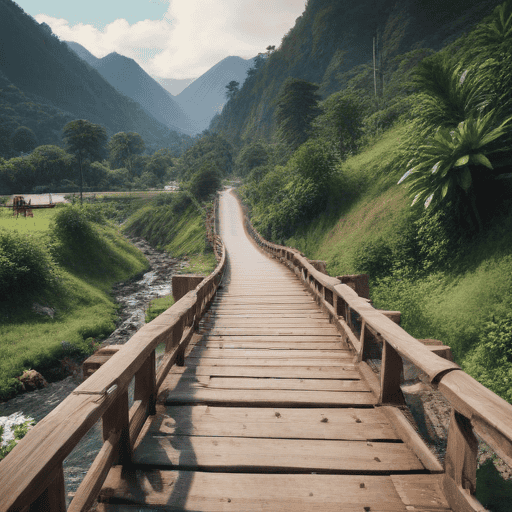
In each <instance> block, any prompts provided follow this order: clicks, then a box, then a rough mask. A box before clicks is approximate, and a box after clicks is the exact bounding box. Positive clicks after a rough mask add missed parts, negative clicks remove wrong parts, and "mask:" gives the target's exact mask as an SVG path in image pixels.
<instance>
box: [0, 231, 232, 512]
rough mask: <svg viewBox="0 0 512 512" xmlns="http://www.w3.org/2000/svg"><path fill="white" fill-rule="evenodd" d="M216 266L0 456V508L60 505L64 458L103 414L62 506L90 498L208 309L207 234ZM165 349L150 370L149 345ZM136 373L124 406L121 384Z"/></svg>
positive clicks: (216, 240) (213, 284)
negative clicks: (84, 469)
mask: <svg viewBox="0 0 512 512" xmlns="http://www.w3.org/2000/svg"><path fill="white" fill-rule="evenodd" d="M211 239H212V243H213V245H214V250H215V254H216V256H217V261H218V264H217V267H216V268H215V270H214V271H213V272H212V273H211V274H210V275H209V276H208V277H207V278H206V279H204V280H203V281H202V282H201V283H200V284H199V285H198V286H197V287H196V288H195V289H194V290H191V291H190V292H188V293H187V294H186V295H185V296H184V297H182V298H181V299H180V300H179V301H178V302H176V303H175V304H174V305H173V306H172V307H171V308H169V309H168V310H167V311H165V312H164V313H163V314H161V315H160V316H158V317H157V318H155V319H154V320H153V321H151V322H150V323H148V324H146V325H144V326H143V327H142V328H141V329H140V330H139V331H138V332H137V333H135V334H134V336H132V338H131V339H130V340H129V341H128V342H127V343H126V344H125V345H123V347H122V348H121V349H120V350H119V351H118V352H117V353H116V354H115V355H114V356H112V357H111V358H110V359H109V360H108V361H107V362H106V363H105V364H104V365H102V366H101V368H100V369H98V370H97V371H96V372H94V374H93V375H91V376H90V377H89V378H88V379H87V380H86V381H85V382H83V383H82V384H81V385H80V386H78V387H77V388H76V389H75V390H74V391H73V393H71V395H69V396H68V397H67V398H66V399H65V400H64V401H63V402H62V403H61V404H60V405H59V406H58V407H56V408H55V409H54V410H53V411H52V412H51V413H50V414H48V415H47V416H46V417H45V418H44V419H43V420H41V421H40V422H39V423H38V424H37V425H36V426H35V427H34V428H33V429H31V430H30V432H29V433H28V434H27V435H26V436H25V437H24V438H23V439H22V440H21V441H20V442H19V443H18V445H17V446H16V447H15V448H14V449H13V450H12V452H11V453H10V454H9V455H8V456H7V457H6V458H5V459H4V460H3V461H2V462H1V463H0V511H1V512H4V511H5V512H7V511H18V510H20V511H21V510H28V509H29V507H30V509H31V510H49V511H52V512H53V511H65V510H66V500H65V489H64V476H63V466H62V464H63V461H64V459H65V458H66V457H67V456H68V455H69V454H70V453H71V452H72V450H73V449H74V447H75V446H76V445H77V444H78V442H79V441H80V440H81V439H82V437H83V436H84V435H85V434H86V433H87V431H88V430H89V429H90V428H91V427H92V426H93V425H94V424H95V423H96V422H97V421H98V420H99V419H100V418H102V420H103V441H104V444H103V447H102V448H101V450H100V452H99V454H98V455H97V457H96V459H95V461H94V462H93V464H92V466H91V468H90V469H89V471H88V473H87V475H86V476H85V478H84V480H83V481H82V483H81V485H80V487H79V488H78V490H77V492H76V494H75V496H74V498H73V500H72V502H71V504H70V506H69V508H68V510H69V511H73V512H76V511H85V510H88V507H89V506H90V505H91V504H92V502H93V501H94V499H95V498H96V496H97V494H98V492H99V491H100V489H101V486H102V485H103V482H104V480H105V478H106V476H107V474H108V471H109V469H110V468H111V467H112V465H113V464H116V463H126V462H129V461H130V458H131V451H132V448H133V445H134V443H135V440H136V438H137V436H138V434H139V433H140V431H141V429H142V426H143V425H144V422H145V420H146V419H147V417H148V416H149V415H151V414H155V403H156V394H157V391H158V388H159V386H160V385H161V383H162V382H163V380H164V378H165V376H166V375H167V373H168V371H169V370H170V368H171V367H172V366H173V365H174V364H175V363H177V364H179V363H180V360H182V358H183V355H184V351H185V349H186V346H187V344H188V342H189V340H190V338H191V336H192V333H193V331H194V327H195V326H197V322H198V321H199V319H200V318H201V317H202V316H203V314H204V313H205V311H206V309H207V308H208V306H209V304H210V302H211V300H212V298H213V296H214V295H215V293H216V291H217V288H218V286H219V284H220V281H221V279H222V275H223V272H224V269H225V266H226V251H225V249H224V246H223V244H222V240H221V238H220V237H219V236H218V235H217V234H216V233H215V226H214V225H213V232H212V235H211ZM161 343H165V353H164V356H163V360H162V362H161V364H160V366H159V369H158V372H157V371H156V369H155V349H156V348H157V346H158V345H160V344H161ZM132 379H135V390H134V402H133V405H132V406H131V407H130V408H129V402H128V386H129V384H130V382H131V381H132Z"/></svg>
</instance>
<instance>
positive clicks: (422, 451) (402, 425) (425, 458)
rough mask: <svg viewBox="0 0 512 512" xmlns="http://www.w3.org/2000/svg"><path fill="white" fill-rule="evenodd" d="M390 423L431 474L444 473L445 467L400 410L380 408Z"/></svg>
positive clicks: (386, 407)
mask: <svg viewBox="0 0 512 512" xmlns="http://www.w3.org/2000/svg"><path fill="white" fill-rule="evenodd" d="M380 409H382V411H383V412H384V414H385V415H386V416H387V417H388V419H389V421H390V423H391V424H392V425H393V427H394V428H395V429H396V431H397V432H398V434H399V436H400V439H401V440H402V441H403V442H404V443H405V444H406V445H407V446H408V447H409V448H410V449H411V450H412V451H413V452H414V453H415V454H416V456H417V457H418V459H420V460H421V462H422V464H423V465H424V466H425V468H426V469H428V470H429V471H430V472H431V473H443V472H444V469H443V466H442V465H441V464H440V463H439V461H438V460H437V458H436V457H435V455H434V454H433V453H432V452H431V451H430V450H429V449H428V447H427V446H426V444H425V443H424V442H423V440H422V439H421V437H420V436H419V435H418V433H417V432H416V430H414V428H413V427H412V425H411V424H410V423H409V422H408V421H407V419H406V418H405V416H404V415H403V414H402V412H401V411H400V409H398V408H396V407H388V406H384V407H380Z"/></svg>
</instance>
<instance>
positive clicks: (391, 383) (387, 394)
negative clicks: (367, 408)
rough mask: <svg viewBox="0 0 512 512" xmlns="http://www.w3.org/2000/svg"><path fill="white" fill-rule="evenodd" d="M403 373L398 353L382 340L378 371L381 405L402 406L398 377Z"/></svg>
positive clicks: (402, 396)
mask: <svg viewBox="0 0 512 512" xmlns="http://www.w3.org/2000/svg"><path fill="white" fill-rule="evenodd" d="M402 371H403V363H402V358H401V357H400V355H399V354H398V352H397V351H396V350H395V349H394V348H393V347H392V346H391V345H390V344H389V343H388V342H387V341H385V340H384V342H383V347H382V366H381V369H380V397H379V403H381V404H394V405H404V404H405V399H404V395H403V393H402V389H401V388H400V376H401V374H402Z"/></svg>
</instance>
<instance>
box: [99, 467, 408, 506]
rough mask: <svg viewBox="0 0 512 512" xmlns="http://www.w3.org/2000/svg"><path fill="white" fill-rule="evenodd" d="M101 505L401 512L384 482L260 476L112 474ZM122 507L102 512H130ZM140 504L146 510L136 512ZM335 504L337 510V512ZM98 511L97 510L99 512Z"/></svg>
mask: <svg viewBox="0 0 512 512" xmlns="http://www.w3.org/2000/svg"><path fill="white" fill-rule="evenodd" d="M102 498H103V499H116V500H123V501H125V503H126V504H129V503H132V504H133V507H134V508H133V509H132V510H142V511H144V510H148V509H149V507H151V506H165V508H166V510H172V511H178V510H180V511H187V512H200V511H205V512H206V511H211V512H227V511H233V512H240V511H244V512H262V511H265V512H311V511H318V512H320V511H322V512H339V511H340V510H343V511H344V512H345V511H347V512H356V511H357V512H364V510H365V509H364V507H369V510H374V511H379V512H398V511H403V512H405V511H406V507H405V505H404V504H403V502H402V500H401V499H400V496H399V495H398V493H397V491H396V488H395V485H394V483H393V481H392V479H391V477H389V476H369V475H356V476H354V475H300V474H299V475H279V474H276V475H264V474H232V473H229V474H226V473H196V472H188V471H164V470H153V471H148V472H143V471H134V472H132V473H130V474H124V475H122V473H121V468H113V469H112V471H111V472H110V474H109V477H108V479H107V482H106V483H105V487H104V489H103V491H102ZM126 504H123V505H119V506H117V508H116V506H115V505H107V504H105V505H104V509H103V510H104V511H105V512H107V511H111V512H114V511H115V512H120V511H121V510H130V509H128V508H126V507H127V505H126ZM140 504H143V505H144V506H145V507H147V508H146V509H144V508H140ZM340 504H343V508H342V509H340ZM100 510H101V509H100Z"/></svg>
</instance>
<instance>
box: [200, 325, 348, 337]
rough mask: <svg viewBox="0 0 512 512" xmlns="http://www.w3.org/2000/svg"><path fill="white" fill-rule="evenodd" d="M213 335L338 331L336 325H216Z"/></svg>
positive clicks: (298, 334) (313, 333)
mask: <svg viewBox="0 0 512 512" xmlns="http://www.w3.org/2000/svg"><path fill="white" fill-rule="evenodd" d="M209 334H210V335H211V336H223V335H226V334H227V335H229V334H238V335H243V336H261V335H263V336H265V335H272V336H318V335H321V334H326V335H330V336H335V335H337V334H338V331H336V329H335V328H334V327H314V328H309V327H273V328H272V327H265V326H262V327H260V328H254V327H252V328H243V327H219V328H216V327H214V328H213V329H212V330H211V331H209Z"/></svg>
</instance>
